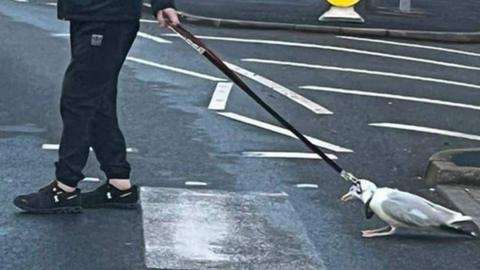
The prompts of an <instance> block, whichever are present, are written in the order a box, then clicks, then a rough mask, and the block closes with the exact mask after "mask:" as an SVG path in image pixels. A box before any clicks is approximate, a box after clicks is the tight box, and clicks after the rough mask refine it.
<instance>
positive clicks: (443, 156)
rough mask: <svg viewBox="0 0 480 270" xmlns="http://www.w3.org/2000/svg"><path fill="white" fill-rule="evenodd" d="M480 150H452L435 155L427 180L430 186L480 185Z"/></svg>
mask: <svg viewBox="0 0 480 270" xmlns="http://www.w3.org/2000/svg"><path fill="white" fill-rule="evenodd" d="M479 165H480V148H465V149H451V150H446V151H442V152H438V153H436V154H435V155H433V156H432V157H431V158H430V160H429V164H428V167H427V172H426V176H425V180H426V181H427V184H429V185H436V184H463V185H480V166H479Z"/></svg>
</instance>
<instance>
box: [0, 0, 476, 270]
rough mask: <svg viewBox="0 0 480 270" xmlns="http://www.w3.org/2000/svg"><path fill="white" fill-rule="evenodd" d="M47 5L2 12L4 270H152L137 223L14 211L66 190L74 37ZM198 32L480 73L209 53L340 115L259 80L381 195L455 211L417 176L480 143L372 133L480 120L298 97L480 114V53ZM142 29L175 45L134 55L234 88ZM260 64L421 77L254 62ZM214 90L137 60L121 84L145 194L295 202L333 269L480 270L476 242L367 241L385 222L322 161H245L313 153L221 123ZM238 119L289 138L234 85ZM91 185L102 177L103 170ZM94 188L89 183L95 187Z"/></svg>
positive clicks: (123, 217)
mask: <svg viewBox="0 0 480 270" xmlns="http://www.w3.org/2000/svg"><path fill="white" fill-rule="evenodd" d="M37 2H38V3H15V2H11V1H2V2H1V3H0V34H1V36H2V37H3V38H2V39H1V40H0V60H1V63H2V65H1V70H0V79H1V84H0V193H1V196H0V209H1V211H0V242H1V245H0V255H1V256H0V269H67V268H68V269H145V266H144V258H143V245H144V244H143V238H142V223H141V215H140V213H138V212H122V211H106V210H98V211H87V212H86V213H84V214H83V215H78V216H41V217H38V216H32V215H24V214H19V213H17V211H16V210H15V209H14V208H13V207H12V205H11V201H12V199H13V198H14V196H15V195H17V194H19V193H22V192H29V191H32V190H34V189H36V188H38V187H40V186H41V185H43V184H45V183H47V182H48V181H49V180H50V179H52V177H53V169H54V167H53V162H54V161H55V159H56V152H55V151H51V150H43V149H42V147H41V146H42V144H56V143H58V141H59V135H60V131H61V122H60V119H59V113H58V103H59V95H60V89H61V88H60V86H61V80H62V75H63V72H64V69H65V67H66V65H67V64H68V57H69V51H68V49H69V47H68V39H66V38H65V37H64V36H62V35H57V36H55V34H64V33H67V31H68V25H67V24H66V23H65V22H61V21H57V20H56V19H55V16H56V14H55V8H54V7H52V6H48V5H45V4H44V2H46V1H37ZM187 27H188V28H189V29H191V30H192V31H194V32H195V33H198V34H201V35H207V36H216V37H235V38H238V39H259V40H276V41H285V42H296V43H302V44H305V43H309V44H319V45H328V46H332V47H335V48H339V47H341V48H350V49H357V50H359V51H374V52H381V53H384V54H390V55H392V54H394V55H401V56H406V57H411V58H412V57H413V58H416V59H418V58H422V59H430V60H435V61H437V62H438V61H442V62H448V63H455V64H461V65H464V66H469V67H470V68H459V67H449V66H444V65H438V63H437V64H432V63H425V62H423V63H422V62H418V61H414V60H411V59H410V60H406V59H393V58H391V57H385V56H372V55H365V54H361V53H353V52H346V51H338V50H331V49H325V48H323V49H320V48H305V47H298V46H282V45H266V44H252V43H251V42H250V43H248V42H233V41H224V40H223V41H222V40H217V41H215V40H209V41H207V43H208V44H209V45H210V46H211V47H212V48H213V49H214V50H215V51H218V52H219V54H220V55H222V56H223V57H224V58H225V60H227V61H229V62H231V63H233V64H236V65H239V66H241V67H242V68H245V69H248V70H250V71H253V72H256V73H258V74H260V75H262V76H264V77H267V78H269V79H271V80H273V81H275V82H277V83H279V84H281V85H283V86H285V87H288V88H289V89H291V90H293V91H295V92H296V93H298V94H301V95H303V96H304V97H307V98H309V99H311V100H312V101H314V102H316V103H318V104H320V105H322V106H324V107H326V108H328V109H329V110H330V111H332V112H333V113H334V114H333V115H316V114H314V113H312V112H311V111H310V110H308V109H306V108H304V107H302V106H301V105H299V104H296V103H294V102H292V101H291V100H289V99H287V98H285V97H284V96H282V95H279V94H278V93H276V92H274V91H272V90H271V89H269V88H267V87H266V86H262V85H261V84H259V83H256V82H253V81H251V80H247V82H248V83H249V84H250V85H251V86H252V87H253V88H254V89H256V90H257V91H258V92H259V93H260V94H261V95H262V96H263V97H265V98H266V100H267V101H268V102H269V103H271V104H274V105H273V106H274V107H275V108H277V109H278V110H279V111H280V112H281V113H282V114H283V115H285V117H286V118H288V119H289V120H291V121H292V122H293V123H294V124H295V125H296V126H297V127H298V128H299V129H300V130H302V132H304V133H305V134H308V135H310V136H312V137H315V138H319V139H322V140H325V141H328V142H330V143H332V144H335V145H338V146H342V147H345V148H349V149H352V150H353V151H354V153H335V152H333V151H327V152H329V153H332V154H335V155H337V156H338V158H339V162H340V163H341V164H342V165H343V166H344V167H345V168H348V169H349V170H351V171H353V172H355V173H356V174H357V175H359V176H362V177H366V178H369V179H373V180H374V181H375V182H377V183H378V184H379V185H385V186H391V187H397V188H400V189H404V190H407V191H410V192H414V193H417V194H421V195H424V196H427V197H428V198H430V199H432V200H435V201H440V202H442V201H441V199H440V198H438V197H437V196H436V194H435V192H432V191H429V190H428V187H426V186H425V184H424V182H423V181H422V180H421V179H420V178H419V177H421V176H422V175H423V172H424V169H425V166H426V161H427V159H428V157H429V156H430V155H431V154H433V153H435V152H437V151H440V150H444V149H450V148H458V147H473V146H478V144H479V142H478V140H479V139H478V138H476V137H473V138H471V139H465V138H457V137H449V136H443V135H439V134H429V133H425V132H418V131H405V130H398V129H393V128H382V127H374V126H369V124H372V123H396V124H405V125H410V126H417V127H429V128H436V129H442V130H448V131H456V132H461V133H464V134H471V135H475V134H476V135H480V128H479V126H478V114H479V111H478V109H471V108H470V109H467V108H460V107H458V106H457V107H455V106H445V105H439V104H431V103H420V102H416V101H405V100H403V101H402V100H398V99H385V98H378V97H365V96H358V95H352V94H340V93H334V92H324V91H314V90H306V89H299V86H304V85H313V86H323V87H330V88H335V89H337V90H338V89H344V90H345V89H347V90H359V91H367V92H377V93H385V94H391V95H402V96H410V97H417V98H426V99H430V100H441V101H448V102H455V103H461V104H470V105H477V106H480V92H479V90H480V86H479V85H480V76H478V75H479V70H478V67H480V64H479V59H480V48H479V46H478V45H453V44H424V45H429V46H436V47H442V48H450V49H456V50H462V51H466V52H472V53H476V55H475V54H469V55H466V54H461V53H454V52H446V51H440V50H434V49H427V48H412V47H405V46H400V45H392V44H382V43H372V42H368V41H358V40H357V41H355V40H349V39H341V38H338V37H335V36H332V35H315V34H305V33H293V32H283V31H249V30H240V29H235V30H233V29H217V28H209V27H199V26H193V25H187ZM141 31H142V32H144V33H148V34H151V35H155V36H157V37H161V38H164V39H166V40H169V41H171V42H172V43H158V42H155V41H152V40H148V39H144V38H138V39H137V41H136V43H135V46H134V48H133V50H132V51H131V54H130V56H131V57H135V58H139V59H143V60H147V61H151V62H154V63H157V64H162V65H168V66H170V67H175V68H181V69H186V70H190V71H195V72H198V73H201V74H204V75H209V76H214V77H218V78H223V77H222V75H221V74H220V73H219V72H218V71H217V70H215V69H214V68H213V67H212V66H211V65H210V64H209V63H207V62H206V61H205V60H204V59H203V58H201V57H199V56H198V55H197V54H196V53H195V52H194V51H193V50H191V49H190V48H189V47H187V46H186V45H185V44H184V43H183V42H182V41H181V40H179V39H178V38H176V37H171V36H162V35H163V34H166V33H168V32H167V31H164V30H161V29H159V28H158V27H157V26H156V25H154V24H152V23H148V22H144V23H142V30H141ZM248 58H255V59H263V60H265V59H267V60H275V61H283V62H289V63H307V64H314V65H324V66H335V67H341V68H350V69H361V70H364V71H365V70H370V71H372V70H375V71H381V72H388V73H393V74H408V75H411V76H415V78H398V77H392V76H384V75H378V74H377V75H374V74H367V73H366V72H363V73H359V72H357V73H352V72H348V71H346V70H331V69H330V70H326V69H311V68H305V67H293V66H292V65H272V64H265V63H258V61H257V62H251V61H250V62H246V61H242V59H248ZM472 67H473V68H472ZM475 67H476V68H477V69H475ZM370 73H371V72H370ZM419 78H436V79H437V80H436V81H431V80H430V81H426V80H422V79H419ZM445 81H456V82H461V83H464V84H467V83H468V84H469V85H468V86H467V85H458V84H457V85H454V84H451V83H445ZM216 84H217V82H216V81H212V80H209V79H203V78H198V77H193V76H190V75H186V74H181V73H178V72H172V71H168V70H165V69H159V68H155V67H151V66H147V65H143V64H139V63H135V62H132V61H128V62H127V64H126V65H125V68H124V69H123V71H122V76H121V80H120V93H119V115H120V122H121V125H122V127H123V130H124V132H125V135H126V137H127V143H128V145H129V146H130V147H133V148H136V149H138V151H137V152H136V153H131V154H130V156H129V159H130V161H131V163H132V165H133V168H134V171H133V178H134V179H135V181H137V183H138V184H140V185H143V186H155V187H176V188H184V187H185V182H186V181H201V182H206V183H208V188H209V189H219V190H226V191H259V192H287V193H288V194H289V195H290V202H291V203H292V205H293V206H294V208H295V209H296V210H297V212H298V215H299V217H300V218H301V221H302V222H303V224H304V226H305V229H306V232H307V234H308V236H309V238H310V239H311V241H312V242H313V244H314V246H315V248H316V252H317V253H318V255H319V257H320V258H321V259H322V260H323V261H324V263H325V266H326V268H328V269H478V267H479V265H480V259H479V257H478V254H479V252H480V244H479V242H478V241H473V240H469V239H464V238H456V237H450V236H439V235H431V234H429V235H419V234H412V233H411V232H402V233H401V234H400V235H398V236H394V237H390V238H385V239H374V240H365V239H362V238H361V237H360V230H362V229H365V228H367V227H368V228H370V227H375V226H379V225H380V224H381V222H380V221H378V220H376V219H374V220H372V221H366V220H365V218H364V217H363V207H361V205H360V204H352V205H344V204H341V203H340V202H339V197H340V196H341V195H342V194H343V193H345V192H346V191H347V189H348V185H347V184H346V183H345V182H343V181H341V180H340V179H339V178H338V176H336V175H335V173H333V171H332V170H331V169H330V168H328V167H327V166H326V165H325V164H323V163H322V162H321V161H318V160H307V159H295V160H293V159H272V158H248V157H244V156H243V155H242V153H243V152H246V151H279V152H308V151H307V150H306V149H305V148H304V147H303V146H302V145H301V144H300V143H299V142H298V141H297V140H294V139H292V138H289V137H286V136H283V135H280V134H276V133H273V132H271V131H266V130H264V129H262V128H258V127H253V126H250V125H246V124H244V123H240V122H238V121H235V120H232V119H228V118H226V117H222V116H221V115H219V114H217V113H216V112H214V111H211V110H208V109H207V107H208V104H209V102H210V99H211V96H212V93H213V91H214V89H215V86H216ZM475 87H477V88H475ZM225 111H226V112H233V113H236V114H239V115H243V116H247V117H249V118H252V119H256V120H258V121H262V122H266V123H271V124H274V125H278V124H277V123H276V122H275V121H274V120H273V119H272V118H271V117H269V116H268V115H267V114H266V113H264V112H263V111H262V110H261V109H260V108H259V107H258V106H256V105H255V104H254V103H252V102H251V101H250V99H249V98H248V97H247V96H246V95H244V94H243V93H241V91H240V89H238V88H236V87H234V89H233V91H232V93H231V95H230V97H229V99H228V104H227V108H226V110H225ZM85 172H86V175H88V176H90V177H102V174H101V173H100V171H99V170H98V168H97V165H96V163H95V162H94V160H91V162H90V163H89V165H88V167H87V168H86V171H85ZM299 183H308V184H317V185H318V189H299V188H297V187H296V186H295V185H296V184H299ZM94 186H95V184H94V183H84V184H82V187H84V188H86V189H90V188H92V187H94Z"/></svg>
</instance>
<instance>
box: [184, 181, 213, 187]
mask: <svg viewBox="0 0 480 270" xmlns="http://www.w3.org/2000/svg"><path fill="white" fill-rule="evenodd" d="M185 186H191V187H206V186H208V184H207V183H205V182H198V181H187V182H185Z"/></svg>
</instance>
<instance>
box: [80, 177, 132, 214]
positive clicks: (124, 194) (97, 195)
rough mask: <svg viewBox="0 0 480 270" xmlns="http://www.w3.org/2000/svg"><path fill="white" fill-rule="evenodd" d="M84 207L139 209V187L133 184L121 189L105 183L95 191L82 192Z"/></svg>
mask: <svg viewBox="0 0 480 270" xmlns="http://www.w3.org/2000/svg"><path fill="white" fill-rule="evenodd" d="M82 207H83V208H121V209H137V208H138V207H139V204H138V188H137V186H132V187H131V188H130V189H128V190H119V189H117V188H116V187H114V186H112V185H110V184H109V183H105V184H104V185H102V186H100V187H98V188H97V189H95V190H94V191H91V192H86V193H82Z"/></svg>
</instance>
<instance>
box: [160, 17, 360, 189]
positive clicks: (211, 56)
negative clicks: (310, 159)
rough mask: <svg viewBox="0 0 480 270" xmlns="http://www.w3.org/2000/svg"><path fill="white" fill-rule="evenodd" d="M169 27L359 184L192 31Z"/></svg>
mask: <svg viewBox="0 0 480 270" xmlns="http://www.w3.org/2000/svg"><path fill="white" fill-rule="evenodd" d="M167 24H168V27H169V28H170V29H171V30H172V31H173V32H175V33H177V34H178V35H179V36H180V37H182V38H183V40H185V42H186V43H188V44H189V45H190V46H191V47H192V48H194V49H195V50H196V51H197V52H198V53H200V54H201V55H203V56H205V57H206V58H207V59H208V60H209V61H210V62H211V63H212V64H214V65H215V66H216V67H217V68H218V69H220V71H222V72H223V73H224V74H225V75H226V76H227V77H228V78H230V79H231V80H232V81H233V82H234V83H235V84H236V85H238V86H239V87H240V89H242V90H243V91H244V92H245V93H247V94H248V95H249V96H250V97H251V98H252V99H253V100H255V102H257V103H258V104H259V105H260V106H261V107H262V108H263V109H265V110H266V111H267V112H268V113H270V114H271V115H272V116H273V117H274V118H275V119H276V120H277V121H278V122H280V124H282V126H284V127H285V128H286V129H288V130H289V131H291V132H292V133H293V134H294V135H295V136H296V137H297V138H298V139H299V140H300V141H302V142H303V143H304V144H305V145H306V146H307V147H308V148H310V150H312V151H313V152H314V153H316V154H318V155H319V156H320V157H321V158H322V159H323V160H324V161H325V162H327V164H328V165H330V167H332V168H333V169H334V170H335V171H336V172H337V173H339V174H340V176H341V177H342V178H343V179H345V180H347V181H349V182H352V183H353V184H356V185H359V183H360V182H359V181H358V178H357V177H355V176H354V175H353V174H352V173H349V172H347V171H345V170H344V169H342V167H340V165H338V164H337V163H335V162H334V161H333V160H332V159H331V158H329V157H328V156H327V155H326V154H325V153H324V152H323V151H322V150H320V148H318V147H317V146H316V145H314V144H313V143H311V142H310V141H309V140H308V139H307V138H306V137H305V136H304V135H303V134H302V133H300V132H299V131H298V130H297V129H296V128H295V127H294V126H292V125H291V124H290V123H289V122H288V121H287V120H285V118H283V117H282V116H281V115H280V114H278V113H277V112H276V111H275V110H274V109H273V108H272V107H270V105H268V104H267V103H265V101H263V100H262V99H261V98H260V97H259V96H258V95H257V94H255V92H253V90H252V89H250V87H248V85H247V84H245V83H244V82H243V81H242V79H240V77H239V76H238V75H237V74H236V73H235V72H233V71H232V70H231V69H230V68H229V67H228V66H227V65H226V64H225V63H223V61H222V60H221V59H220V58H219V57H218V56H217V55H216V54H215V53H213V52H212V51H211V50H210V49H209V48H208V47H207V46H206V45H205V44H204V43H203V42H202V41H201V40H199V39H198V38H196V37H195V36H194V35H193V34H192V33H190V32H189V31H187V30H186V29H185V28H184V27H183V26H181V25H173V24H171V23H170V22H167ZM359 186H360V185H359Z"/></svg>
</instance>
